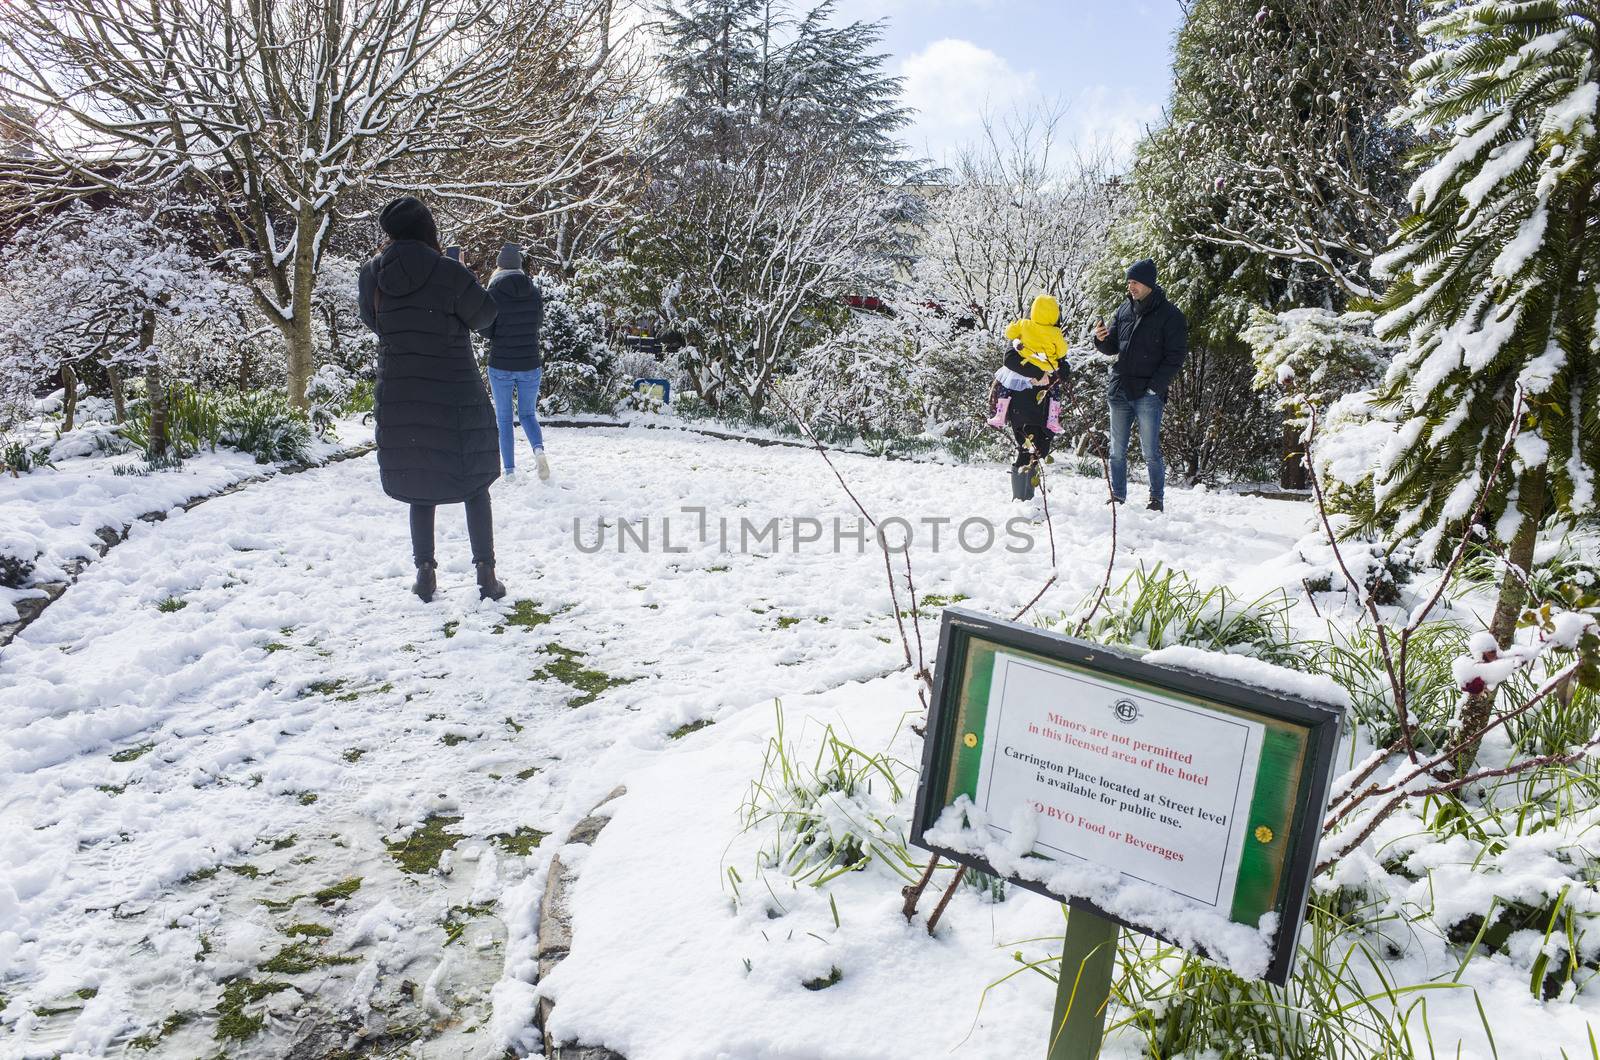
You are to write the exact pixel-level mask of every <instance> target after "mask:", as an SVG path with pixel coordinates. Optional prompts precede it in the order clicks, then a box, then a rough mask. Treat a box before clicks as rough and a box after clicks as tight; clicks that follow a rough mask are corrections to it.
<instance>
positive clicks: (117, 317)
mask: <svg viewBox="0 0 1600 1060" xmlns="http://www.w3.org/2000/svg"><path fill="white" fill-rule="evenodd" d="M235 286H236V285H235V283H234V278H233V277H231V276H230V275H229V274H228V273H226V272H225V271H224V270H222V269H220V268H218V267H216V266H215V263H213V262H210V261H207V260H205V259H202V258H201V257H199V256H198V255H196V254H194V253H193V252H191V251H190V250H189V249H188V244H187V242H186V240H185V239H184V238H183V235H182V233H181V232H179V231H176V230H174V228H173V227H171V225H170V223H169V218H168V216H167V215H166V214H163V213H162V212H161V210H159V209H156V208H154V207H148V208H142V209H131V208H128V207H125V206H113V207H107V208H103V209H94V208H91V207H90V206H88V205H87V204H86V203H84V202H77V203H74V204H73V205H72V206H71V207H69V208H67V209H65V210H63V211H61V212H60V213H59V214H56V215H55V216H53V217H51V218H50V219H49V220H47V221H44V222H42V223H40V224H38V225H36V226H34V227H32V228H29V229H27V230H25V231H23V232H20V233H18V234H17V235H16V236H14V237H13V238H12V239H11V240H10V241H9V242H8V243H7V248H6V257H5V261H4V267H3V268H0V289H3V290H4V298H3V301H4V303H5V305H4V316H3V317H0V378H4V379H7V380H10V381H11V382H12V384H13V385H12V386H10V387H8V388H7V389H6V392H7V393H12V392H13V391H14V390H15V389H17V388H21V389H22V390H24V391H26V390H27V389H29V388H31V387H33V386H37V385H38V384H39V383H41V382H43V381H44V380H46V379H49V378H51V377H53V376H60V375H63V374H64V375H65V376H66V377H67V378H68V379H69V380H70V379H72V378H73V377H74V373H75V372H76V371H77V369H79V368H80V367H83V368H85V369H87V368H88V367H91V366H92V367H93V368H95V369H96V370H98V371H102V372H103V371H106V370H110V371H111V372H113V373H115V377H116V378H118V379H121V378H122V377H125V376H126V377H131V376H133V375H136V374H139V373H142V372H144V371H147V370H157V371H163V370H164V371H167V372H174V371H175V370H176V369H178V368H179V367H180V366H181V365H184V364H186V361H185V358H184V357H182V356H180V354H181V353H184V352H185V351H184V350H181V349H180V348H179V342H180V340H182V339H183V338H184V337H186V336H188V337H193V336H195V335H197V334H199V333H200V332H202V331H205V330H207V329H209V328H210V327H212V326H213V325H214V324H215V322H217V321H219V320H223V319H225V318H226V317H227V316H228V312H227V305H228V303H229V302H230V300H231V299H232V298H233V297H234V293H235ZM209 348H210V347H209V345H208V344H205V343H200V344H198V345H196V346H192V347H189V348H188V352H195V351H205V350H207V349H209ZM76 393H77V390H76V387H75V386H74V387H72V388H71V389H70V390H69V392H68V393H67V394H66V398H67V401H66V409H65V414H66V415H67V417H68V418H69V421H70V418H71V416H72V413H73V405H74V403H75V400H76Z"/></svg>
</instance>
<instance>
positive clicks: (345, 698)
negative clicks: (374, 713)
mask: <svg viewBox="0 0 1600 1060" xmlns="http://www.w3.org/2000/svg"><path fill="white" fill-rule="evenodd" d="M393 691H394V685H392V684H390V683H389V682H387V681H385V682H384V683H383V684H381V685H379V686H378V687H377V688H356V689H352V690H351V691H349V692H346V693H345V694H344V695H342V696H335V697H334V698H335V699H336V700H338V701H339V702H340V703H354V702H355V701H356V700H358V699H360V698H361V697H362V696H381V695H383V694H384V693H385V692H393Z"/></svg>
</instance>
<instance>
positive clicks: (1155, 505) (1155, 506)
mask: <svg viewBox="0 0 1600 1060" xmlns="http://www.w3.org/2000/svg"><path fill="white" fill-rule="evenodd" d="M1145 510H1146V511H1151V512H1159V511H1161V510H1162V507H1161V502H1160V501H1158V500H1156V499H1155V498H1154V497H1151V498H1150V503H1149V504H1147V505H1145Z"/></svg>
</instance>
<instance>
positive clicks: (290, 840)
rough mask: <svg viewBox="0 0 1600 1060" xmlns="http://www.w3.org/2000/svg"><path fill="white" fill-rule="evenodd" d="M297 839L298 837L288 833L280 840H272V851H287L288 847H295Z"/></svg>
mask: <svg viewBox="0 0 1600 1060" xmlns="http://www.w3.org/2000/svg"><path fill="white" fill-rule="evenodd" d="M299 838H300V837H299V836H298V835H295V834H294V833H293V832H290V833H289V834H288V835H286V836H284V837H283V838H282V839H275V840H273V841H272V849H273V850H288V849H289V848H290V847H292V846H294V845H295V843H296V841H298V840H299Z"/></svg>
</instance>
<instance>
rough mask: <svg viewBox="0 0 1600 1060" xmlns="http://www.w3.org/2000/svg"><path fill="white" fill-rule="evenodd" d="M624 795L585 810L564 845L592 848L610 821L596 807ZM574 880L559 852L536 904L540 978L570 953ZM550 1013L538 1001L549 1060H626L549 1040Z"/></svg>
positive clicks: (549, 1006) (550, 1007)
mask: <svg viewBox="0 0 1600 1060" xmlns="http://www.w3.org/2000/svg"><path fill="white" fill-rule="evenodd" d="M627 793H628V789H627V788H625V787H621V786H619V787H617V788H616V789H614V790H613V791H612V792H611V794H609V795H607V796H606V797H605V798H603V799H601V800H600V802H599V804H598V805H596V806H595V808H594V809H593V810H591V811H589V816H587V817H585V818H584V819H583V820H581V821H579V822H578V823H577V824H575V825H573V826H572V832H571V833H570V834H569V835H568V836H567V843H569V844H570V843H578V844H581V845H583V846H593V845H594V841H595V839H596V838H598V837H599V835H600V832H601V830H602V829H604V828H605V826H606V825H607V824H609V823H610V821H611V818H610V817H608V816H604V815H602V814H601V813H600V812H599V810H600V808H601V807H602V806H605V805H607V804H609V803H611V802H612V801H614V800H616V799H619V798H621V797H622V796H624V795H626V794H627ZM577 880H578V874H577V872H575V871H573V870H571V869H568V868H567V867H566V866H565V865H563V864H562V863H561V855H560V854H559V853H558V854H556V855H555V857H553V858H552V859H551V860H550V875H549V877H548V878H547V879H546V881H545V885H544V898H543V899H542V900H541V901H540V902H539V951H538V958H539V978H540V979H543V978H544V977H545V976H547V975H549V974H550V972H551V971H552V970H553V969H554V968H555V966H556V965H558V964H560V963H561V962H562V961H563V960H565V959H566V956H567V954H568V953H569V952H571V950H572V913H571V911H570V910H569V909H568V908H567V901H568V897H569V895H570V894H571V891H572V885H573V884H574V883H576V882H577ZM554 1010H555V1002H553V1001H551V1000H550V999H549V998H544V997H541V998H540V999H539V1029H540V1031H541V1032H542V1033H543V1037H544V1055H545V1056H546V1057H547V1058H549V1060H626V1057H624V1056H622V1055H621V1054H620V1053H616V1052H613V1051H612V1050H610V1049H607V1048H606V1047H605V1046H603V1045H582V1044H578V1043H572V1042H558V1041H555V1040H554V1039H552V1038H551V1037H550V1013H551V1012H553V1011H554Z"/></svg>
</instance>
